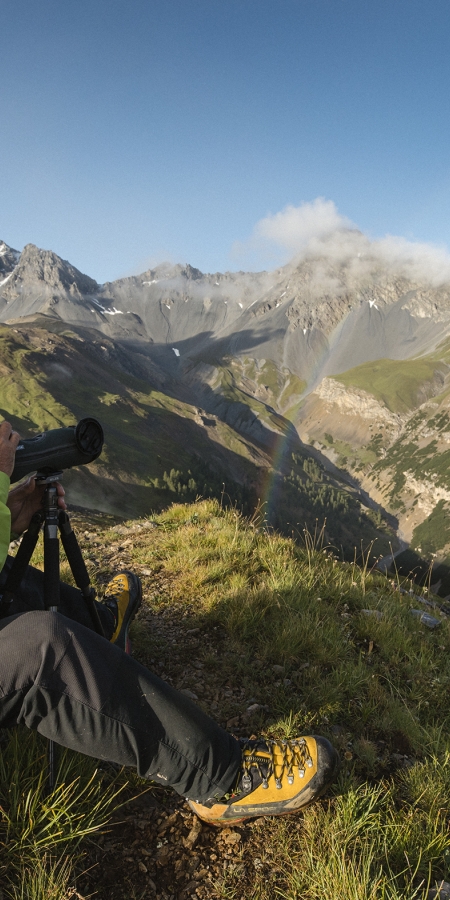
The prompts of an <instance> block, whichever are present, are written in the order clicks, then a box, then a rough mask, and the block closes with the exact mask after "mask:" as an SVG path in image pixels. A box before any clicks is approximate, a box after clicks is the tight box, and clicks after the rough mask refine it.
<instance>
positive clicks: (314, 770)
mask: <svg viewBox="0 0 450 900" xmlns="http://www.w3.org/2000/svg"><path fill="white" fill-rule="evenodd" d="M338 765H339V757H338V754H337V752H336V750H335V749H334V747H332V746H331V744H330V743H329V741H327V740H326V738H323V737H315V736H314V737H313V736H311V737H299V738H296V739H295V740H291V741H287V740H286V741H271V740H265V739H264V738H259V739H257V740H251V741H245V742H243V743H242V762H241V769H240V772H239V776H238V781H237V784H236V787H235V788H234V790H233V791H232V792H231V793H230V795H229V796H228V795H227V798H226V799H221V800H215V799H211V800H207V801H206V803H198V802H197V801H195V800H190V799H189V800H188V803H189V806H190V807H191V809H192V810H193V812H195V813H196V815H197V816H198V817H199V819H202V820H203V821H204V822H208V823H209V824H210V825H228V826H229V825H233V824H237V823H238V822H243V821H245V819H248V818H252V817H254V816H282V815H287V814H289V813H293V812H296V811H297V810H298V809H301V808H302V807H303V806H307V805H308V804H309V803H312V802H313V801H314V800H317V798H318V797H320V796H321V794H323V793H324V791H325V790H326V788H327V787H328V785H329V784H331V782H332V781H333V779H334V777H335V775H336V772H337V770H338Z"/></svg>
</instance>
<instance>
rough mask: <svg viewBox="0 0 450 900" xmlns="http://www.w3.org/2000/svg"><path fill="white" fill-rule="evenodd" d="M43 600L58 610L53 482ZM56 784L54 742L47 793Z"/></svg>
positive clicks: (47, 493)
mask: <svg viewBox="0 0 450 900" xmlns="http://www.w3.org/2000/svg"><path fill="white" fill-rule="evenodd" d="M44 509H45V519H44V602H45V608H46V609H48V610H50V611H51V612H58V604H59V536H58V512H59V510H58V494H57V489H56V485H55V484H52V483H51V484H48V486H47V489H46V491H45V494H44ZM55 784H56V744H55V742H54V741H49V744H48V793H49V794H50V793H52V791H53V790H54V789H55Z"/></svg>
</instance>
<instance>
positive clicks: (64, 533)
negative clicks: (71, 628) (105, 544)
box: [59, 510, 105, 637]
mask: <svg viewBox="0 0 450 900" xmlns="http://www.w3.org/2000/svg"><path fill="white" fill-rule="evenodd" d="M59 530H60V534H61V541H62V545H63V547H64V551H65V554H66V556H67V559H68V562H69V565H70V568H71V570H72V575H73V577H74V579H75V582H76V585H77V587H79V589H80V591H81V593H82V594H83V597H84V599H85V602H86V606H87V607H88V609H89V612H90V614H91V619H92V621H93V623H94V631H96V632H97V634H101V635H102V637H104V636H105V635H104V631H103V628H102V623H101V621H100V617H99V614H98V612H97V609H96V606H95V603H94V597H95V592H94V588H93V587H92V586H91V583H90V580H89V572H88V570H87V568H86V564H85V562H84V559H83V556H82V553H81V550H80V545H79V543H78V541H77V539H76V536H75V532H74V531H73V529H72V526H71V524H70V519H69V516H68V515H67V513H66V512H64V511H63V510H60V512H59Z"/></svg>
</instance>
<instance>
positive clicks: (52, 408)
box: [0, 327, 390, 553]
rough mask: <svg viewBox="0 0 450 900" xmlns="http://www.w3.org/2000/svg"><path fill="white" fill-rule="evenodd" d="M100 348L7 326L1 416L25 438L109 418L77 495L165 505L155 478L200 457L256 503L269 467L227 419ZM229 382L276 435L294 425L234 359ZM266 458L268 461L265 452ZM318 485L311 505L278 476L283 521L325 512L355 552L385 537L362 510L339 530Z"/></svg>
mask: <svg viewBox="0 0 450 900" xmlns="http://www.w3.org/2000/svg"><path fill="white" fill-rule="evenodd" d="M101 345H103V346H105V345H108V342H107V341H106V339H102V341H101V342H100V346H99V345H98V343H97V344H95V343H88V342H81V341H80V340H79V339H78V338H77V337H76V336H72V337H71V336H70V335H67V334H66V335H62V336H61V335H57V334H53V333H49V332H48V331H46V330H44V329H40V328H34V329H28V332H27V334H25V333H22V332H21V331H18V330H15V329H10V328H7V327H3V328H0V397H1V398H2V400H1V403H2V407H1V408H0V416H4V417H5V418H6V417H7V418H9V419H11V421H12V422H13V424H14V426H15V427H17V428H18V429H19V431H20V432H21V434H22V435H23V436H27V435H28V434H32V433H34V432H36V431H38V430H45V429H47V428H55V427H58V426H61V425H67V424H72V423H73V422H74V421H76V420H78V419H80V418H82V417H83V416H85V415H92V416H95V417H96V418H98V419H99V421H100V422H101V423H102V425H103V428H104V431H105V447H104V451H103V453H102V456H101V458H100V459H99V460H98V462H97V463H95V464H93V465H92V466H90V467H89V468H87V467H81V468H80V470H79V471H78V472H74V473H72V472H68V473H66V474H65V476H64V484H65V485H66V487H67V488H68V489H69V491H70V494H71V495H72V496H73V497H74V502H75V500H76V502H77V503H78V504H79V505H84V506H90V507H94V508H96V507H97V508H99V509H104V510H105V509H106V510H107V511H109V512H120V513H123V514H125V515H133V514H134V515H136V514H138V515H145V514H146V513H148V512H149V510H150V509H162V508H164V507H165V506H167V504H168V503H170V502H171V500H172V499H173V496H174V494H173V493H172V494H171V493H170V492H169V491H166V490H158V489H155V487H154V480H155V479H158V480H159V482H161V481H162V476H163V474H164V472H165V471H166V472H167V473H169V472H170V471H171V470H172V469H175V470H178V471H181V472H183V473H187V472H188V470H189V469H192V468H193V467H194V465H197V466H198V459H200V460H203V461H204V462H203V465H204V467H205V468H206V467H207V466H212V468H213V469H215V471H216V472H217V473H218V475H217V478H216V483H215V485H214V492H215V495H216V496H219V495H220V492H221V490H222V485H223V484H225V490H226V492H227V493H229V494H230V495H231V497H232V498H233V499H236V500H239V498H240V496H241V492H240V488H239V487H238V488H236V486H235V485H234V480H236V481H237V482H239V483H240V484H242V483H244V484H249V485H250V487H249V488H248V489H246V492H245V496H246V503H247V508H248V507H249V505H251V503H252V502H253V503H256V502H257V500H258V497H260V496H262V487H261V472H262V471H267V470H264V469H262V468H258V467H257V466H256V465H255V462H254V458H255V448H254V447H253V446H252V445H251V443H249V442H248V441H247V440H246V438H245V437H242V436H241V435H240V434H239V433H238V432H237V431H236V430H234V429H233V428H232V427H230V426H229V425H228V424H226V423H225V422H223V421H220V420H219V419H217V421H216V424H215V426H214V428H210V429H209V430H206V429H205V428H202V427H201V426H200V425H199V424H198V421H197V418H198V417H197V416H196V410H195V408H194V407H193V406H190V405H189V404H188V403H185V402H183V401H181V400H178V399H176V398H174V397H171V396H169V395H168V394H166V393H163V392H162V391H160V390H157V389H155V388H153V387H151V386H150V385H149V383H148V382H146V381H144V380H143V379H139V378H136V377H133V376H131V375H128V374H126V373H125V372H124V371H123V370H121V369H120V368H119V367H118V365H117V363H116V362H115V360H114V357H113V356H112V355H110V356H109V357H108V356H106V357H105V356H104V354H103V351H102V349H101ZM253 365H254V364H253ZM253 374H254V373H253ZM275 376H276V371H275V369H274V367H273V366H272V365H271V364H270V365H269V363H265V364H264V365H263V366H262V367H261V371H260V372H259V374H258V377H259V378H260V379H262V380H263V381H264V382H266V381H267V382H270V383H271V384H272V386H273V384H274V382H273V379H275ZM277 377H278V378H280V376H279V373H278V375H277ZM293 378H294V376H291V379H290V381H289V385H291V383H293V384H294V388H295V384H296V382H295V381H294V382H292V379H293ZM297 381H298V379H297ZM221 383H222V390H223V394H224V396H225V397H226V398H227V400H229V401H230V402H234V403H237V404H239V407H240V408H241V409H242V410H244V412H245V411H246V410H248V411H249V413H250V414H251V415H254V414H256V415H257V416H258V417H259V419H260V420H262V421H263V422H266V423H268V424H269V425H270V426H271V427H274V428H276V429H277V431H278V433H286V431H288V430H289V427H290V426H289V422H288V421H287V419H286V418H284V417H283V416H281V415H278V414H276V413H274V412H273V411H271V410H270V409H269V408H268V407H267V406H266V405H265V404H264V403H263V402H262V401H260V400H257V399H255V398H254V397H252V396H251V395H250V394H248V393H246V392H245V391H242V390H240V389H238V388H237V387H236V383H235V380H234V367H233V366H231V367H230V368H229V369H227V370H225V369H223V370H221ZM281 383H282V380H281V381H280V384H281ZM289 385H288V388H289ZM297 387H298V386H297ZM294 388H293V389H294ZM279 389H281V388H279ZM295 389H296V388H295ZM298 389H299V388H298ZM296 390H297V389H296ZM295 396H298V394H297V393H295ZM258 452H259V451H258ZM259 457H260V459H261V458H262V456H261V454H259ZM266 459H267V462H268V461H269V459H268V457H267V454H266ZM196 461H197V462H196ZM208 478H209V476H207V480H208ZM186 480H187V477H186V478H185V481H186ZM210 481H211V479H210ZM197 484H200V485H203V481H202V480H200V479H199V478H197ZM319 490H320V485H317V491H315V489H314V491H315V494H316V495H317V496H316V497H315V498H313V499H315V501H317V502H314V503H311V498H307V497H306V496H305V495H304V494H303V495H301V493H299V491H298V490H294V489H293V487H292V486H291V485H290V484H288V483H287V482H283V483H281V482H280V488H279V490H278V503H277V508H276V509H277V526H278V527H280V528H284V529H285V528H288V529H289V532H290V530H291V528H292V526H293V527H294V528H297V527H298V526H299V527H300V529H302V528H303V527H304V525H305V523H307V524H308V525H309V526H311V527H313V526H314V521H315V519H316V517H319V518H321V519H323V518H324V517H327V518H328V523H329V534H330V536H331V537H332V539H334V540H335V541H336V543H337V544H338V545H341V544H342V543H343V544H345V546H346V552H350V553H352V548H353V546H354V544H355V543H356V544H358V545H359V537H360V536H361V537H362V538H363V539H364V541H365V542H366V543H368V542H369V541H371V540H375V539H376V538H377V536H378V532H377V529H376V527H375V526H374V525H373V523H372V522H371V521H370V519H369V518H368V517H367V516H364V515H363V517H362V518H361V517H360V516H359V515H358V519H357V520H356V518H355V523H354V527H353V525H352V523H351V522H350V520H348V521H347V522H346V523H344V527H343V528H341V523H340V522H339V521H338V517H336V516H335V520H336V521H335V527H334V529H333V528H331V526H332V518H333V513H332V511H331V509H329V508H328V506H327V504H326V503H324V502H323V501H322V499H321V498H320V497H319V495H318V491H319ZM314 491H313V493H314ZM202 492H203V487H200V489H199V490H197V489H196V490H193V492H191V494H190V496H189V497H188V499H194V498H195V496H196V494H197V493H202ZM177 496H178V495H177ZM288 523H291V524H290V525H289V524H288ZM330 529H331V530H330ZM382 540H383V541H384V543H383V546H382V550H381V551H380V552H382V553H386V552H388V549H389V548H388V542H389V540H390V536H387V537H386V535H385V534H384V533H383V534H382ZM377 552H378V548H377Z"/></svg>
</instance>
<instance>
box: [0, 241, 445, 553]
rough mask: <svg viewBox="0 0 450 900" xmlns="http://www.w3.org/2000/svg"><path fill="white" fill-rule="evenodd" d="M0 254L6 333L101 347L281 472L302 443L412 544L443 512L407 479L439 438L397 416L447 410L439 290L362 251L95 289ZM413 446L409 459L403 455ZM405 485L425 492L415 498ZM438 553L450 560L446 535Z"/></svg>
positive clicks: (438, 450) (169, 273) (172, 270)
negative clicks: (279, 460)
mask: <svg viewBox="0 0 450 900" xmlns="http://www.w3.org/2000/svg"><path fill="white" fill-rule="evenodd" d="M1 246H4V247H5V250H4V251H3V256H2V257H0V258H1V259H8V260H9V262H8V265H9V267H10V272H9V273H8V278H7V280H6V283H5V281H3V283H1V284H0V321H1V322H3V323H4V324H5V325H8V326H10V327H14V325H17V324H20V325H21V327H23V326H24V325H25V323H26V324H27V327H30V328H31V327H33V325H36V324H39V325H40V327H42V326H44V327H46V328H47V329H48V330H49V331H52V330H55V331H59V332H60V333H61V334H63V333H64V332H65V330H66V331H67V334H70V329H73V333H74V334H76V335H77V339H78V340H79V341H84V342H89V341H94V342H98V341H100V342H101V341H102V340H103V341H104V342H105V344H106V343H108V342H110V343H108V348H109V349H108V351H107V352H108V353H113V355H114V354H115V355H116V358H117V359H118V358H119V357H122V358H123V359H127V360H128V364H129V368H130V371H132V372H135V373H137V372H139V375H140V376H142V377H144V379H147V380H148V381H149V383H151V384H152V385H153V387H158V389H159V390H162V391H163V392H166V393H167V392H168V395H170V396H172V397H173V398H178V401H180V402H183V403H187V404H188V405H191V406H192V407H195V408H197V409H202V410H204V413H203V414H202V415H204V416H206V417H208V416H209V417H214V420H215V421H216V422H222V423H223V424H224V425H226V426H227V427H228V428H231V429H232V431H233V433H234V434H235V435H241V436H242V437H243V438H244V439H245V440H247V441H250V443H252V444H254V445H255V446H257V447H259V448H265V450H264V453H266V454H268V456H267V460H269V464H270V460H272V464H273V462H274V453H276V452H277V451H276V450H275V449H274V448H275V445H276V444H277V442H278V441H279V440H283V441H284V443H285V451H284V458H285V464H283V465H284V469H283V466H282V469H283V471H285V474H286V472H287V471H288V466H287V463H286V460H287V458H288V456H289V453H290V452H291V453H292V452H297V450H296V449H295V448H294V444H295V441H297V442H298V446H299V447H302V446H305V445H309V451H308V452H310V454H313V453H314V451H316V452H318V453H319V454H321V459H322V463H323V464H324V465H325V468H326V467H327V461H329V464H330V467H336V466H337V467H338V469H339V468H340V469H341V470H342V478H343V481H345V474H346V473H348V475H349V476H350V478H351V479H353V480H356V483H359V484H360V488H361V490H364V491H368V492H369V494H371V496H373V497H374V498H376V500H377V501H378V502H379V503H381V505H382V507H383V508H384V509H385V510H386V512H387V513H390V514H391V515H393V516H397V517H398V518H399V524H400V529H402V527H403V532H402V536H404V535H405V534H408V535H409V539H411V540H413V542H414V529H415V528H417V527H418V526H420V527H422V526H423V523H424V521H425V520H426V519H428V518H429V517H430V516H432V515H433V510H434V509H435V508H436V507H437V506H438V504H440V503H441V502H443V503H444V505H445V508H447V504H448V500H447V496H446V494H445V491H446V490H447V475H446V471H445V472H441V473H440V475H439V478H440V483H439V484H438V485H437V488H439V490H437V488H436V490H434V492H433V484H432V481H433V479H432V478H431V475H430V476H429V475H427V474H426V473H427V472H428V469H426V471H425V472H424V475H423V477H419V475H420V472H419V471H418V468H419V464H420V460H421V459H424V460H426V465H427V466H428V467H429V465H430V464H431V465H432V466H433V465H434V466H435V467H436V464H437V463H436V459H441V462H442V466H444V468H445V459H446V457H445V453H446V450H445V444H446V439H445V437H443V438H442V439H441V437H439V439H437V438H434V440H435V442H436V440H437V444H436V445H434V444H432V441H431V438H430V440H428V439H425V438H424V435H423V433H422V432H421V436H419V433H418V432H417V433H416V431H414V424H413V425H411V422H413V420H414V416H415V415H416V414H419V413H420V415H422V414H423V416H426V415H427V414H428V412H427V411H428V410H429V411H430V416H431V413H432V412H433V409H434V411H435V413H436V411H437V413H438V414H444V413H445V410H446V409H447V406H449V405H450V354H449V353H448V352H447V349H446V347H445V346H444V345H445V340H446V338H447V337H449V338H450V284H449V283H445V282H444V283H442V284H437V285H435V284H432V283H431V282H430V281H428V282H427V281H426V280H425V279H424V280H422V281H419V280H418V279H417V278H415V280H412V279H411V278H408V277H406V275H405V272H404V271H402V270H400V269H399V270H398V271H395V270H394V269H393V268H392V266H391V267H390V268H389V267H388V266H387V267H385V268H384V269H383V267H382V266H381V264H380V260H379V259H378V258H376V257H375V256H371V253H370V248H369V249H368V250H367V252H366V253H365V255H364V254H362V255H361V254H359V257H360V258H358V256H357V257H355V258H348V259H347V260H344V261H336V260H335V259H333V258H331V257H326V256H324V255H322V256H321V255H320V254H316V256H313V255H310V256H309V257H307V258H306V259H303V260H302V261H299V262H297V263H290V264H288V265H287V266H284V267H282V268H279V269H277V270H275V271H273V272H258V273H245V272H227V273H215V274H204V273H202V272H200V270H199V269H196V268H195V267H193V266H191V265H188V264H186V265H176V266H173V265H169V264H166V263H163V264H161V265H159V266H156V267H154V268H152V269H149V270H147V271H146V272H144V273H142V274H141V275H138V276H136V275H133V276H129V277H127V278H122V279H118V280H117V281H114V282H106V283H105V284H102V285H99V284H98V283H97V282H96V281H95V280H94V279H90V278H89V276H85V275H83V273H81V272H79V271H78V270H77V269H75V267H73V266H71V264H70V263H68V262H66V261H64V260H60V258H59V257H57V256H56V254H52V253H51V251H40V250H39V249H38V248H36V247H34V245H30V244H29V245H27V246H26V247H25V248H24V251H22V254H21V255H20V256H19V257H17V255H16V256H14V255H11V254H14V252H13V251H11V252H10V248H8V247H7V245H1ZM8 254H9V255H8ZM13 263H15V264H14V265H12V264H13ZM113 347H114V350H112V348H113ZM102 352H106V351H102ZM436 398H438V399H436ZM430 404H431V406H430ZM433 404H435V406H434V407H433ZM211 421H212V419H211ZM215 427H216V426H215ZM291 428H292V429H293V430H292V439H291V438H289V439H288V437H287V436H288V434H289V429H291ZM449 430H450V426H449ZM441 433H442V434H445V429H444V427H443V428H441V430H440V431H439V435H441ZM377 435H378V436H379V437H377ZM329 438H331V440H329ZM411 439H412V443H413V444H414V448H415V449H414V452H412V450H411V448H410V450H409V451H406V450H405V449H404V447H403V444H404V443H405V441H406V442H408V441H409V444H411ZM291 440H294V444H292V447H293V448H294V449H292V450H289V447H290V442H291ZM374 441H375V443H374ZM295 447H297V444H295ZM427 447H431V449H430V451H429V453H428V455H427V450H426V448H427ZM393 448H394V449H393ZM395 448H397V449H395ZM258 452H259V451H258ZM416 452H417V453H418V454H419V456H416ZM433 452H434V455H435V456H436V459H433ZM392 453H393V454H394V455H393V456H392ZM405 453H406V456H405ZM408 453H409V456H408ZM420 454H422V455H420ZM399 466H400V467H402V466H403V468H404V469H405V472H410V477H409V485H406V482H407V481H408V478H407V477H406V476H405V475H404V474H403V470H402V472H400V469H399ZM405 466H406V468H405ZM408 466H409V468H408ZM280 471H281V470H280ZM330 472H331V468H330ZM430 472H431V470H430ZM431 474H432V473H431ZM402 479H403V482H402ZM437 479H438V476H436V478H434V481H436V480H437ZM441 482H442V483H441ZM414 483H415V484H417V485H421V484H425V485H426V486H427V494H428V495H429V497H431V498H432V499H431V500H428V502H427V503H426V504H421V503H420V502H419V499H420V498H419V499H418V493H420V491H423V488H420V489H419V488H417V491H416V492H414V491H413V490H412V485H413V484H414ZM449 487H450V485H449ZM439 491H440V492H441V493H439ZM442 491H443V492H444V494H442ZM433 498H434V501H435V503H434V506H433V509H432V510H431V512H428V515H425V512H426V510H429V508H430V503H432V502H434V501H433ZM413 507H414V509H413ZM448 508H449V510H450V504H449V505H448ZM407 519H408V520H409V525H408V527H407V528H406V520H407ZM405 528H406V530H405ZM439 552H440V553H441V554H442V555H443V556H444V557H446V555H447V553H450V532H449V534H448V542H446V543H444V545H443V546H442V547H440V548H439Z"/></svg>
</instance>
